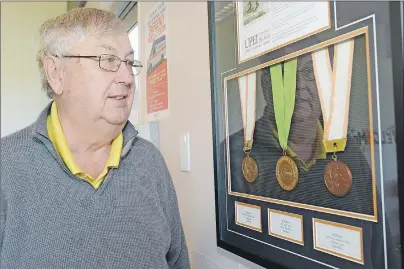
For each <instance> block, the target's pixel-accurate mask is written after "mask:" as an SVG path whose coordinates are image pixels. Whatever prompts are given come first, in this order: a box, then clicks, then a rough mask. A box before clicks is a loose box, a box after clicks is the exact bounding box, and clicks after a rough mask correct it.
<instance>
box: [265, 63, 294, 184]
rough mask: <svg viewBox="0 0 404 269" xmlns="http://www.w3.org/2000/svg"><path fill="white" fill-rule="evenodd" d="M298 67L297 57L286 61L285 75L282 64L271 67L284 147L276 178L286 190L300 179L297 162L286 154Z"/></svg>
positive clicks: (277, 119)
mask: <svg viewBox="0 0 404 269" xmlns="http://www.w3.org/2000/svg"><path fill="white" fill-rule="evenodd" d="M296 69H297V59H292V60H288V61H286V62H285V63H284V72H283V73H284V74H283V76H282V66H281V64H276V65H274V66H271V67H270V73H271V82H272V85H271V86H272V95H273V102H274V112H275V121H276V127H277V130H278V138H279V144H280V146H281V147H282V149H283V156H281V157H280V158H279V160H278V162H277V163H276V179H277V181H278V183H279V185H280V186H281V188H282V189H284V190H286V191H291V190H293V189H294V188H295V187H296V185H297V182H298V179H299V172H298V169H297V166H296V163H295V162H294V161H293V159H292V158H291V157H289V156H287V155H286V150H287V148H288V137H289V131H290V125H291V122H292V115H293V110H294V107H295V96H296Z"/></svg>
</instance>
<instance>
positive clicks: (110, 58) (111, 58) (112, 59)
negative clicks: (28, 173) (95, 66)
mask: <svg viewBox="0 0 404 269" xmlns="http://www.w3.org/2000/svg"><path fill="white" fill-rule="evenodd" d="M107 61H108V62H109V63H113V62H114V61H115V58H113V57H109V58H107Z"/></svg>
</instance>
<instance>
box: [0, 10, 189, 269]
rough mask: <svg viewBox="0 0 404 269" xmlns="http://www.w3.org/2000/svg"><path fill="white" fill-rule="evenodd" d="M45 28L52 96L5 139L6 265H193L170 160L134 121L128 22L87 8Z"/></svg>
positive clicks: (2, 234)
mask: <svg viewBox="0 0 404 269" xmlns="http://www.w3.org/2000/svg"><path fill="white" fill-rule="evenodd" d="M40 34H41V40H42V45H41V47H40V50H39V52H38V57H37V59H38V63H39V67H40V71H41V74H42V80H43V86H44V88H45V90H46V91H47V93H48V95H49V96H50V97H52V99H53V101H52V102H51V103H50V104H49V105H48V106H47V107H46V108H45V109H44V110H43V112H42V113H41V114H40V116H39V118H38V120H37V121H36V122H35V123H34V124H32V125H31V126H28V127H27V128H25V129H23V130H21V131H18V132H16V133H14V134H12V135H10V136H8V137H5V138H2V140H1V194H0V197H1V211H0V213H1V215H0V217H1V218H0V221H1V222H0V224H1V225H0V261H1V262H0V268H2V269H9V268H10V269H11V268H33V269H38V268H41V269H45V268H114V269H116V268H125V269H127V268H139V269H146V268H150V269H164V268H189V260H188V251H187V246H186V243H185V239H184V234H183V229H182V224H181V220H180V216H179V210H178V205H177V198H176V194H175V190H174V187H173V184H172V181H171V178H170V174H169V172H168V170H167V167H166V165H165V162H164V159H163V157H162V156H161V155H160V153H159V152H158V150H157V149H156V148H155V147H154V146H153V145H152V144H151V143H149V142H147V141H145V140H143V139H141V138H139V137H137V131H136V130H135V128H134V127H133V125H132V124H131V123H130V122H128V117H129V113H130V111H131V106H132V101H133V95H134V90H135V85H134V76H136V75H137V74H138V73H139V70H140V67H141V64H140V63H139V62H138V61H136V60H134V59H133V57H134V55H133V50H132V48H131V45H130V42H129V39H128V35H127V33H126V31H125V29H124V26H123V24H122V22H121V21H120V20H119V19H118V18H117V17H116V16H115V15H114V14H112V13H110V12H106V11H102V10H97V9H88V8H81V9H75V10H72V11H70V12H68V13H66V14H63V15H61V16H58V17H56V18H54V19H51V20H49V21H47V22H45V23H44V24H43V25H42V27H41V30H40ZM33 90H35V89H33Z"/></svg>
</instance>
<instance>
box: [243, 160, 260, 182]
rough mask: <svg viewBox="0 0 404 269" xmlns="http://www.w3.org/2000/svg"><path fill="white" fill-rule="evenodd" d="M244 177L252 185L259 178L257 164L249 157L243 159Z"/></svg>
mask: <svg viewBox="0 0 404 269" xmlns="http://www.w3.org/2000/svg"><path fill="white" fill-rule="evenodd" d="M243 175H244V178H245V180H247V181H248V182H250V183H252V182H254V181H255V180H256V178H257V176H258V165H257V162H256V161H255V160H254V158H251V157H250V156H248V155H247V156H246V157H244V159H243Z"/></svg>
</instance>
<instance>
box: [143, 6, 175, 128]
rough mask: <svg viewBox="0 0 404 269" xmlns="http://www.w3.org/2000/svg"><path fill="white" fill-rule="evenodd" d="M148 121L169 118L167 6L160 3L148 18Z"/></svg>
mask: <svg viewBox="0 0 404 269" xmlns="http://www.w3.org/2000/svg"><path fill="white" fill-rule="evenodd" d="M147 19H148V20H147V28H146V37H147V42H146V53H147V54H146V55H148V56H147V62H146V96H145V98H146V121H148V122H150V121H158V120H161V119H164V118H166V117H168V116H169V92H168V68H167V67H168V55H167V5H166V3H165V2H161V3H158V4H157V5H156V6H155V8H154V9H152V10H151V11H150V12H149V13H148V16H147Z"/></svg>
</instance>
